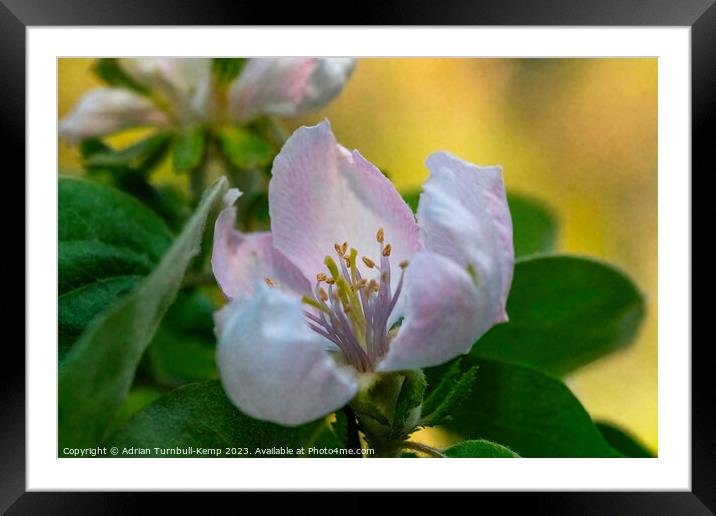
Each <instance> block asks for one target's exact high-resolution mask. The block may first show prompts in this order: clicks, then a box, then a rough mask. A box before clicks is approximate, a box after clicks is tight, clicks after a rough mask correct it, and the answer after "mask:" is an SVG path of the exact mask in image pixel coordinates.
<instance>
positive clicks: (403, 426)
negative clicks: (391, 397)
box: [393, 369, 427, 433]
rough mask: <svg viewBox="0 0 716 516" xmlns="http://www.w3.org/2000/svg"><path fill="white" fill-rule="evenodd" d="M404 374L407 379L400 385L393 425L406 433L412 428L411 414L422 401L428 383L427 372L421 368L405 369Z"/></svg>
mask: <svg viewBox="0 0 716 516" xmlns="http://www.w3.org/2000/svg"><path fill="white" fill-rule="evenodd" d="M402 375H403V376H404V378H405V379H404V380H403V384H402V385H401V386H400V393H399V394H398V400H397V401H396V403H395V413H394V414H393V427H394V428H395V429H396V430H398V431H400V432H401V433H405V432H409V431H410V430H412V425H410V424H409V423H410V421H409V419H410V415H411V413H413V412H414V410H415V408H417V407H418V406H420V404H421V403H422V401H423V395H424V394H425V388H426V387H427V383H426V382H425V374H423V372H422V371H421V370H419V369H418V370H417V371H405V372H403V373H402ZM413 425H414V422H413Z"/></svg>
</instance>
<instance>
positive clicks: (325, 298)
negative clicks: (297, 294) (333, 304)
mask: <svg viewBox="0 0 716 516" xmlns="http://www.w3.org/2000/svg"><path fill="white" fill-rule="evenodd" d="M318 295H319V296H321V299H322V300H323V301H328V292H326V291H325V290H323V289H320V290H319V291H318Z"/></svg>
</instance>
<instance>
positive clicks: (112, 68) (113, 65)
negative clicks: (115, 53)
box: [92, 57, 147, 93]
mask: <svg viewBox="0 0 716 516" xmlns="http://www.w3.org/2000/svg"><path fill="white" fill-rule="evenodd" d="M92 71H93V72H94V73H95V75H96V76H97V77H99V78H100V79H102V80H103V81H104V82H106V83H107V84H108V85H110V86H116V87H120V88H128V89H130V90H134V91H136V92H139V93H147V89H146V88H145V87H144V86H142V85H140V84H138V83H137V82H136V81H135V80H134V79H132V78H131V77H130V76H129V75H128V74H127V73H126V72H125V71H124V70H123V69H122V67H121V66H120V65H119V59H117V58H115V57H105V58H102V59H97V62H96V63H95V64H94V67H93V68H92Z"/></svg>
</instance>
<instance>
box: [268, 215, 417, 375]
mask: <svg viewBox="0 0 716 516" xmlns="http://www.w3.org/2000/svg"><path fill="white" fill-rule="evenodd" d="M375 237H376V240H377V241H378V243H379V244H380V249H379V253H380V254H379V255H378V256H379V257H380V260H379V263H376V261H373V260H371V259H370V258H368V257H367V256H361V260H362V261H363V264H365V266H366V267H367V270H376V271H377V273H372V272H371V273H366V276H368V277H366V278H364V277H363V276H362V274H361V271H360V270H359V269H358V256H359V255H358V250H357V249H355V248H350V252H349V247H348V242H343V243H342V244H334V246H333V247H334V249H335V252H336V255H334V256H330V255H329V256H326V257H325V259H324V261H323V263H324V264H325V266H326V268H327V269H328V270H327V271H326V272H319V273H318V274H316V284H315V287H314V288H313V295H311V296H306V297H304V298H303V301H304V303H306V304H307V305H309V306H311V307H313V308H316V309H317V310H318V312H315V311H313V310H306V311H305V312H304V315H305V317H306V319H307V322H308V324H309V327H310V328H311V329H313V330H314V331H316V332H317V333H319V334H320V335H322V336H324V337H325V338H326V339H328V340H330V341H331V342H333V343H334V344H335V345H336V346H338V348H339V349H340V350H341V352H342V353H343V355H344V356H345V358H346V360H347V361H348V363H350V364H351V365H353V366H354V367H355V368H356V369H358V370H359V371H363V372H367V371H371V370H372V369H373V368H374V366H375V365H376V363H377V362H378V360H380V359H381V357H383V356H384V355H385V354H386V353H387V351H388V345H389V342H390V341H391V340H392V339H393V337H394V332H393V333H390V332H389V331H388V327H387V325H388V321H389V320H390V316H391V313H392V311H393V309H394V308H395V306H396V303H397V300H398V296H399V295H400V292H401V290H402V286H403V275H404V270H405V268H406V267H407V266H408V262H407V260H403V261H402V262H400V264H399V265H400V268H401V269H402V270H401V274H400V280H399V281H398V283H397V284H396V288H395V291H393V289H392V288H391V263H390V255H391V253H392V250H393V248H392V246H391V244H387V243H385V231H384V229H383V228H380V229H378V231H377V232H376V235H375ZM364 270H366V269H364ZM371 275H372V276H374V277H372V278H371V277H370V276H371ZM266 282H267V284H269V285H271V286H274V285H275V283H274V282H273V281H271V280H270V279H269V278H267V279H266ZM269 282H270V283H269ZM323 282H325V285H323V286H325V287H326V288H325V289H324V288H322V283H323Z"/></svg>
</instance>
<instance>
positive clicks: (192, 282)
mask: <svg viewBox="0 0 716 516" xmlns="http://www.w3.org/2000/svg"><path fill="white" fill-rule="evenodd" d="M207 285H216V278H214V275H213V274H212V273H211V272H199V273H194V274H192V273H189V274H187V276H186V277H185V278H184V282H183V283H182V285H181V288H192V287H202V286H207Z"/></svg>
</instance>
